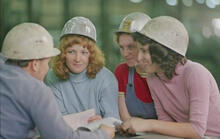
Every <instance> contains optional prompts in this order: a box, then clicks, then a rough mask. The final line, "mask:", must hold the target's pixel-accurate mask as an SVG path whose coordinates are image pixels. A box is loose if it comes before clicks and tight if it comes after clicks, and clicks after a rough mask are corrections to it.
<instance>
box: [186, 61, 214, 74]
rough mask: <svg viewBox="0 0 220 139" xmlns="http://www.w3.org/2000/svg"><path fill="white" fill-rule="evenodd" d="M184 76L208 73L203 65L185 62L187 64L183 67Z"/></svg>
mask: <svg viewBox="0 0 220 139" xmlns="http://www.w3.org/2000/svg"><path fill="white" fill-rule="evenodd" d="M184 74H185V76H190V75H193V74H195V75H209V74H210V72H209V71H208V69H207V68H205V67H204V66H203V65H201V64H200V63H197V62H193V61H190V60H187V63H186V64H185V65H184Z"/></svg>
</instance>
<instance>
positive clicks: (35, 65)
mask: <svg viewBox="0 0 220 139" xmlns="http://www.w3.org/2000/svg"><path fill="white" fill-rule="evenodd" d="M29 64H30V67H31V70H32V71H33V72H38V71H39V69H40V60H36V59H34V60H32V61H31V62H30V63H29Z"/></svg>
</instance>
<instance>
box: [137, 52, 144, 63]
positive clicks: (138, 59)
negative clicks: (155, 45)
mask: <svg viewBox="0 0 220 139" xmlns="http://www.w3.org/2000/svg"><path fill="white" fill-rule="evenodd" d="M142 58H143V54H142V53H141V52H140V51H139V52H138V57H137V61H138V62H140V61H141V60H142Z"/></svg>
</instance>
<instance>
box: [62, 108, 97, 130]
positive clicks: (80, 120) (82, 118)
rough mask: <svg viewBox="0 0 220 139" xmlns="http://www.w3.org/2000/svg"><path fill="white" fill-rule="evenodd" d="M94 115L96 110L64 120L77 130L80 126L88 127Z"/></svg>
mask: <svg viewBox="0 0 220 139" xmlns="http://www.w3.org/2000/svg"><path fill="white" fill-rule="evenodd" d="M94 115H95V110H94V109H89V110H86V111H83V112H79V113H73V114H68V115H65V116H63V119H64V121H65V122H66V123H67V124H68V125H69V126H70V127H71V128H72V129H73V130H76V129H77V128H78V127H80V126H85V125H87V124H88V120H89V118H90V117H91V116H94Z"/></svg>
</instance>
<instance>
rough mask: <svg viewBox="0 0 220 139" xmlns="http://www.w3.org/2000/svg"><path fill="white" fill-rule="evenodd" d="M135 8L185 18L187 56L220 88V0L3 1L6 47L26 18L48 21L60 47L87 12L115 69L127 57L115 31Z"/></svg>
mask: <svg viewBox="0 0 220 139" xmlns="http://www.w3.org/2000/svg"><path fill="white" fill-rule="evenodd" d="M131 12H144V13H146V14H148V15H149V16H151V17H156V16H161V15H169V16H173V17H176V18H178V19H179V20H180V21H181V22H183V24H184V25H185V27H186V28H187V30H188V32H189V35H190V44H189V49H188V52H187V58H189V59H191V60H194V61H197V62H199V63H201V64H203V65H204V66H205V67H206V68H208V69H209V70H210V71H211V73H212V74H213V76H214V77H215V79H216V81H217V83H218V86H219V88H220V0H0V48H1V46H2V42H3V39H4V37H5V35H6V33H7V32H8V31H9V30H10V29H11V28H12V27H13V26H14V25H16V24H19V23H22V22H35V23H39V24H41V25H43V26H44V27H45V28H46V29H47V30H48V31H49V32H50V33H51V34H52V36H53V37H54V42H55V45H56V46H57V45H58V43H59V35H60V32H61V30H62V27H63V25H64V23H65V22H66V21H67V20H68V19H70V18H72V17H74V16H85V17H87V18H89V19H90V20H91V21H92V22H93V23H94V24H95V26H96V29H97V33H98V46H99V47H100V48H101V49H102V50H103V52H104V53H105V57H106V66H107V67H108V68H109V69H110V70H111V71H114V68H115V66H116V65H117V64H119V63H120V62H122V61H123V59H122V58H121V56H120V51H119V48H118V46H117V45H116V44H115V43H114V41H113V38H114V32H115V31H116V30H117V28H118V27H119V24H120V22H121V20H122V19H123V17H124V16H125V15H127V14H128V13H131Z"/></svg>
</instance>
